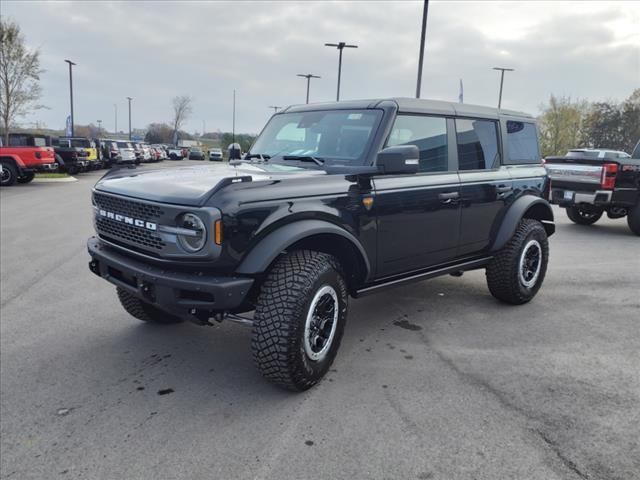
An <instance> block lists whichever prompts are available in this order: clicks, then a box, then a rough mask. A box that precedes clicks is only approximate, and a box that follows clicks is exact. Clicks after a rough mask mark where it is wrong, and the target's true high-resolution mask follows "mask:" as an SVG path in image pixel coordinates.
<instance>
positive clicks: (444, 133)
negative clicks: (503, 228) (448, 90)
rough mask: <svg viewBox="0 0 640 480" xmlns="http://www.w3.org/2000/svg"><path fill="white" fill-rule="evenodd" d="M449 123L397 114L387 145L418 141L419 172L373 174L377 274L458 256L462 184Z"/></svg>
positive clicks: (390, 273) (417, 266) (431, 118)
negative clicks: (376, 232)
mask: <svg viewBox="0 0 640 480" xmlns="http://www.w3.org/2000/svg"><path fill="white" fill-rule="evenodd" d="M448 125H449V127H448ZM450 126H451V121H448V120H447V119H446V118H445V117H443V116H428V115H414V114H398V116H397V118H396V120H395V124H394V126H393V129H392V131H391V134H390V136H389V139H388V140H387V146H394V145H408V144H411V145H416V146H417V147H418V148H419V150H420V171H419V173H417V174H414V175H380V176H376V177H374V188H375V200H374V206H373V208H374V209H375V214H376V216H377V222H378V262H377V265H378V267H377V275H376V276H377V277H378V278H380V277H385V276H389V275H394V274H398V273H402V272H407V271H410V270H418V269H422V268H426V267H430V266H433V265H437V264H440V263H444V262H447V261H449V260H452V259H453V258H454V257H455V254H456V249H457V245H458V233H459V224H460V205H459V202H458V197H459V194H460V193H459V190H460V182H459V179H458V174H457V172H456V171H455V169H452V164H453V155H454V150H452V149H454V148H455V144H454V145H452V140H453V142H455V136H454V135H453V132H452V131H451V129H450Z"/></svg>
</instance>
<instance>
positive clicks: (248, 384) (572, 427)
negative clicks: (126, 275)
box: [0, 162, 640, 480]
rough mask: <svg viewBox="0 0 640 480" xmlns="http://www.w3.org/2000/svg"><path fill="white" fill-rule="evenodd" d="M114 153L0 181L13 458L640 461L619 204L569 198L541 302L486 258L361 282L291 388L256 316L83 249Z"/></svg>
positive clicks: (0, 402) (637, 269)
mask: <svg viewBox="0 0 640 480" xmlns="http://www.w3.org/2000/svg"><path fill="white" fill-rule="evenodd" d="M182 163H189V164H193V163H198V162H182ZM173 165H175V163H172V162H163V164H161V165H159V166H160V167H162V168H164V167H167V166H173ZM142 168H150V167H148V166H144V167H142ZM99 175H100V173H98V172H93V173H88V174H84V175H80V176H79V177H78V179H79V181H78V182H75V183H65V184H37V185H36V184H29V185H21V186H16V187H11V188H3V189H2V190H1V191H0V215H1V217H0V225H1V228H0V232H1V236H0V242H1V245H0V259H1V290H0V297H1V305H2V306H1V312H0V313H1V320H0V406H1V418H0V433H1V460H0V477H1V478H3V479H4V478H11V479H51V478H83V479H125V478H126V479H138V478H140V479H142V478H149V479H178V478H189V479H205V478H206V479H231V478H239V479H245V478H246V479H278V480H280V479H341V478H349V479H370V478H371V479H421V480H425V479H492V480H495V479H503V478H510V479H511V478H513V479H541V480H550V479H634V478H635V479H637V478H640V434H639V432H640V288H639V286H640V239H638V237H636V236H633V235H632V234H631V233H630V232H629V230H628V228H627V226H626V222H625V221H624V220H609V219H607V218H604V219H602V220H601V221H599V222H598V223H597V224H596V225H594V226H592V227H580V226H577V225H573V224H571V223H570V222H569V221H568V220H567V218H566V215H565V214H564V212H563V211H561V210H556V219H557V233H556V235H554V236H553V237H552V238H551V240H550V243H551V259H550V266H549V271H548V274H547V278H546V280H545V283H544V285H543V287H542V290H541V291H540V293H539V294H538V296H537V297H536V298H535V299H534V300H533V301H532V302H531V303H530V304H528V305H524V306H520V307H513V306H507V305H503V304H500V303H498V302H497V301H496V300H494V299H493V297H491V295H490V294H489V292H488V290H487V288H486V285H485V279H484V272H483V271H477V272H469V273H466V274H465V275H464V276H463V277H462V278H453V277H444V278H439V279H435V280H430V281H427V282H423V283H419V284H414V285H411V286H407V287H400V288H397V289H394V290H389V291H387V292H385V293H381V294H378V295H375V296H371V297H366V298H364V299H360V300H355V301H353V300H352V301H351V304H350V317H349V321H348V324H347V327H346V330H345V336H344V339H343V342H342V346H341V349H340V351H339V353H338V357H337V360H336V362H335V363H334V365H333V368H332V370H331V371H330V373H329V375H328V376H327V378H325V380H324V381H323V382H321V383H320V384H319V385H318V386H317V387H315V388H313V389H311V390H310V391H307V392H305V393H302V394H292V393H288V392H284V391H281V390H278V389H277V388H275V387H273V386H271V385H270V384H268V383H266V382H265V381H264V380H263V379H262V378H261V377H260V375H259V374H258V373H257V371H256V370H255V369H254V367H253V364H252V360H251V355H250V349H249V342H250V329H249V328H247V327H244V326H241V325H237V324H232V323H222V324H220V325H216V326H214V327H198V326H195V325H191V324H180V325H177V326H152V325H146V324H143V323H142V322H139V321H138V320H136V319H134V318H132V317H130V316H129V315H128V314H127V313H125V312H124V310H123V309H122V308H121V307H120V305H119V303H118V301H117V299H116V295H115V288H114V287H112V286H111V285H110V284H108V283H106V282H105V281H103V280H100V279H98V278H97V277H95V276H94V275H93V274H91V273H90V272H89V270H88V268H87V262H88V255H87V253H86V247H85V244H86V239H87V237H89V236H90V235H91V234H92V222H91V200H90V189H91V186H92V185H93V183H94V182H95V181H96V180H97V179H98V177H99Z"/></svg>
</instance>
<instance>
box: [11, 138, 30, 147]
mask: <svg viewBox="0 0 640 480" xmlns="http://www.w3.org/2000/svg"><path fill="white" fill-rule="evenodd" d="M28 145H29V144H28V142H27V137H26V135H10V136H9V146H11V147H26V146H28Z"/></svg>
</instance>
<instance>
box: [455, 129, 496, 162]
mask: <svg viewBox="0 0 640 480" xmlns="http://www.w3.org/2000/svg"><path fill="white" fill-rule="evenodd" d="M456 139H457V143H458V165H459V167H458V168H459V169H460V170H485V169H486V170H489V169H491V168H493V167H494V166H498V165H499V164H500V150H499V149H498V128H497V123H496V122H494V121H492V120H473V119H464V118H457V119H456Z"/></svg>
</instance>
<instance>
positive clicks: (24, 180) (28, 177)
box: [16, 172, 36, 183]
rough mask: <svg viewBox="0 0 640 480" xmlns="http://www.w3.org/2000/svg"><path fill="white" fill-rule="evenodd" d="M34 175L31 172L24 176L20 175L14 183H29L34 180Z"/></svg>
mask: <svg viewBox="0 0 640 480" xmlns="http://www.w3.org/2000/svg"><path fill="white" fill-rule="evenodd" d="M35 176H36V174H35V173H33V172H28V173H25V174H24V175H22V176H21V177H18V178H17V179H16V181H17V182H18V183H29V182H30V181H31V180H33V179H34V178H35Z"/></svg>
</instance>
